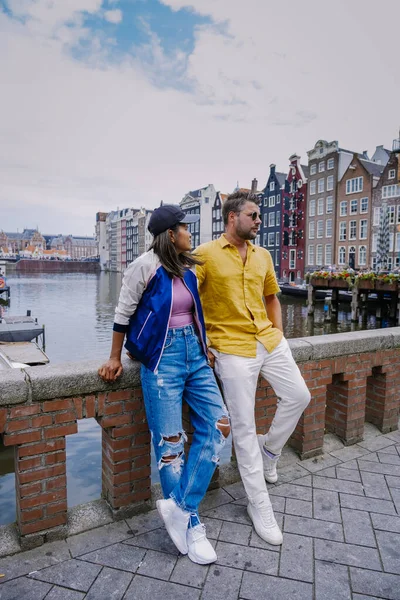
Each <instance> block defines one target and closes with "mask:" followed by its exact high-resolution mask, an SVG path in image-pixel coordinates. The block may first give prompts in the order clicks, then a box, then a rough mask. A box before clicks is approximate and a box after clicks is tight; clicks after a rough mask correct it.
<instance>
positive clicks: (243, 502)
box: [233, 487, 285, 512]
mask: <svg viewBox="0 0 400 600" xmlns="http://www.w3.org/2000/svg"><path fill="white" fill-rule="evenodd" d="M271 489H278V488H275V487H272V488H271ZM271 489H270V490H268V491H269V499H270V500H271V504H272V508H273V509H274V512H285V498H284V496H276V495H272V494H271ZM248 503H249V501H248V500H247V498H240V499H239V500H235V502H233V504H236V505H238V506H247V505H248Z"/></svg>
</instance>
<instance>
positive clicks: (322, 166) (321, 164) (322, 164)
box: [318, 160, 325, 173]
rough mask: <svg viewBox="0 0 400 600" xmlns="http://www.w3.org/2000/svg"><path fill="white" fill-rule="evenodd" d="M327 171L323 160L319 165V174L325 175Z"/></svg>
mask: <svg viewBox="0 0 400 600" xmlns="http://www.w3.org/2000/svg"><path fill="white" fill-rule="evenodd" d="M324 171H325V161H324V160H322V161H321V162H320V163H319V165H318V173H323V172H324Z"/></svg>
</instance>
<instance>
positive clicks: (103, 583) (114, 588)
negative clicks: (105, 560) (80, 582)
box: [46, 567, 132, 600]
mask: <svg viewBox="0 0 400 600" xmlns="http://www.w3.org/2000/svg"><path fill="white" fill-rule="evenodd" d="M131 581H132V575H131V574H130V573H126V572H124V571H117V570H116V569H108V568H107V567H105V568H104V569H103V570H102V572H101V573H100V575H99V576H98V578H97V579H96V581H95V582H94V584H93V585H92V587H91V588H90V590H89V593H88V594H87V596H85V600H122V598H123V597H124V594H125V592H126V590H127V589H128V586H129V584H130V582H131ZM46 600H47V599H46Z"/></svg>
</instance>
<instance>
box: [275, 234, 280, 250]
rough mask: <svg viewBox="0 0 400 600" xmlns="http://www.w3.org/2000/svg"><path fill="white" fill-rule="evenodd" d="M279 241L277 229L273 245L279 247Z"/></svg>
mask: <svg viewBox="0 0 400 600" xmlns="http://www.w3.org/2000/svg"><path fill="white" fill-rule="evenodd" d="M279 242H280V235H279V231H277V232H276V234H275V246H278V247H279Z"/></svg>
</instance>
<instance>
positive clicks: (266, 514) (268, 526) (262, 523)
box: [247, 499, 283, 546]
mask: <svg viewBox="0 0 400 600" xmlns="http://www.w3.org/2000/svg"><path fill="white" fill-rule="evenodd" d="M247 513H248V515H249V517H250V519H251V520H252V522H253V525H254V529H255V530H256V532H257V533H258V535H259V536H260V538H262V539H263V540H265V541H266V542H268V544H272V545H273V546H280V545H281V544H282V542H283V536H282V532H281V530H280V529H279V527H278V523H277V522H276V520H275V517H274V511H273V510H272V506H271V502H270V500H269V499H268V500H267V499H265V500H261V502H258V503H257V504H252V503H251V502H249V503H248V505H247Z"/></svg>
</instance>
